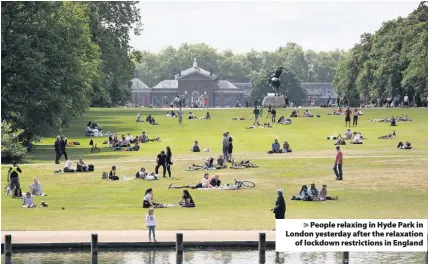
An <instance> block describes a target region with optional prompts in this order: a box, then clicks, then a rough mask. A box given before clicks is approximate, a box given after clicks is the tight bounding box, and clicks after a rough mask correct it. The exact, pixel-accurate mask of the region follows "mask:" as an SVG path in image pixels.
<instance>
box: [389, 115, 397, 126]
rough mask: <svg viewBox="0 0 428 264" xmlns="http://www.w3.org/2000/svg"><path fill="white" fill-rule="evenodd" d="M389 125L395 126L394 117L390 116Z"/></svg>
mask: <svg viewBox="0 0 428 264" xmlns="http://www.w3.org/2000/svg"><path fill="white" fill-rule="evenodd" d="M390 126H397V124H396V121H395V118H394V117H392V118H391V123H390Z"/></svg>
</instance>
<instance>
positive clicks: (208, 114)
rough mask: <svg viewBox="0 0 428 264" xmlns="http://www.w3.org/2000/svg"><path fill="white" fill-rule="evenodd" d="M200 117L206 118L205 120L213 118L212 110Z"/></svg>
mask: <svg viewBox="0 0 428 264" xmlns="http://www.w3.org/2000/svg"><path fill="white" fill-rule="evenodd" d="M200 119H201V120H202V119H205V120H207V119H211V115H210V112H207V114H206V115H205V116H204V117H201V118H200Z"/></svg>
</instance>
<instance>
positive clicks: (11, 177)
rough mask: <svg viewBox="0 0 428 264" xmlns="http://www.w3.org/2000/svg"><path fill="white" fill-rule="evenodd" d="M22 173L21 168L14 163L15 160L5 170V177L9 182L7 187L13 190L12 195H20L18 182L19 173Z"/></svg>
mask: <svg viewBox="0 0 428 264" xmlns="http://www.w3.org/2000/svg"><path fill="white" fill-rule="evenodd" d="M20 173H22V170H21V168H19V166H18V165H17V164H16V161H13V162H12V167H9V170H8V171H7V179H8V182H9V188H10V189H11V190H13V194H12V197H13V198H15V197H22V191H21V185H20V184H19V174H20Z"/></svg>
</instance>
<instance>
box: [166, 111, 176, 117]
mask: <svg viewBox="0 0 428 264" xmlns="http://www.w3.org/2000/svg"><path fill="white" fill-rule="evenodd" d="M166 117H177V115H176V114H175V112H174V110H171V112H170V113H167V114H166Z"/></svg>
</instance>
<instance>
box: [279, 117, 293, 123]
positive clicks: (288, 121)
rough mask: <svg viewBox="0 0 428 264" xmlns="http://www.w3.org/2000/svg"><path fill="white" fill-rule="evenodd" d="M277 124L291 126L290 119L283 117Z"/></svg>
mask: <svg viewBox="0 0 428 264" xmlns="http://www.w3.org/2000/svg"><path fill="white" fill-rule="evenodd" d="M278 124H280V125H289V124H291V119H289V118H285V117H284V116H281V117H280V118H279V119H278Z"/></svg>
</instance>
